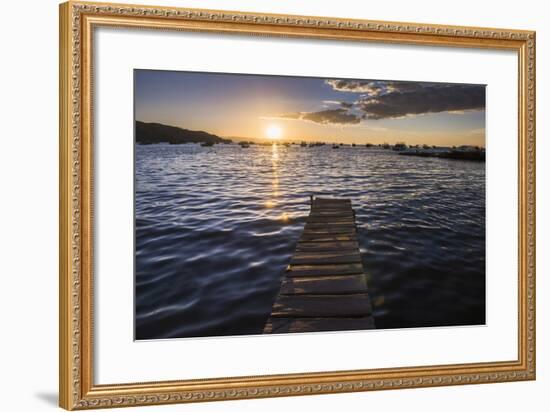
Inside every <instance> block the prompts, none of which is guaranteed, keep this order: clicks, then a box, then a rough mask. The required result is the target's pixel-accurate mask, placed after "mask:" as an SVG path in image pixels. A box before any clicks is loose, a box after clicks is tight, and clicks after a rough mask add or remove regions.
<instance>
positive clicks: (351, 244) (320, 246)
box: [296, 240, 359, 252]
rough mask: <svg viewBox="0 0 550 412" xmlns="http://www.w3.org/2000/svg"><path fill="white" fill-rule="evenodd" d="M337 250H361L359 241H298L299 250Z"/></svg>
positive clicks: (297, 249) (297, 247)
mask: <svg viewBox="0 0 550 412" xmlns="http://www.w3.org/2000/svg"><path fill="white" fill-rule="evenodd" d="M335 250H359V244H358V243H357V241H355V240H352V241H335V242H298V244H297V245H296V251H297V252H308V251H310V252H321V251H335Z"/></svg>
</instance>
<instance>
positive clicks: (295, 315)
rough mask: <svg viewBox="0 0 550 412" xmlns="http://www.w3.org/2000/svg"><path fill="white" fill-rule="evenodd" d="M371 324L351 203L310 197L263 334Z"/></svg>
mask: <svg viewBox="0 0 550 412" xmlns="http://www.w3.org/2000/svg"><path fill="white" fill-rule="evenodd" d="M374 327H375V324H374V318H373V316H372V305H371V302H370V298H369V295H368V289H367V278H366V275H365V271H364V268H363V263H362V261H361V254H360V252H359V243H358V240H357V228H356V223H355V212H354V211H353V209H352V207H351V201H350V200H349V199H322V198H313V197H312V198H311V211H310V214H309V216H308V218H307V220H306V225H305V227H304V231H303V232H302V236H301V237H300V240H299V241H298V244H297V245H296V251H295V252H294V255H293V256H292V259H291V260H290V264H289V265H288V267H287V270H286V273H285V275H284V277H283V280H282V283H281V289H280V291H279V294H278V296H277V298H276V300H275V303H274V304H273V308H272V310H271V315H270V317H269V319H268V320H267V323H266V325H265V328H264V333H289V332H321V331H339V330H358V329H374Z"/></svg>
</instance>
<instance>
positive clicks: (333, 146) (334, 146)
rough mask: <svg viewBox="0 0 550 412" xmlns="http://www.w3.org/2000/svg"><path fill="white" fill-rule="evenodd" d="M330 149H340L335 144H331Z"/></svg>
mask: <svg viewBox="0 0 550 412" xmlns="http://www.w3.org/2000/svg"><path fill="white" fill-rule="evenodd" d="M332 148H333V149H340V146H339V145H337V144H333V145H332Z"/></svg>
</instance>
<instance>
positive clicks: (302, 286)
mask: <svg viewBox="0 0 550 412" xmlns="http://www.w3.org/2000/svg"><path fill="white" fill-rule="evenodd" d="M279 293H281V294H283V295H299V294H309V295H316V294H326V293H329V294H346V293H353V294H357V293H367V278H366V276H365V275H364V274H360V275H345V276H315V277H313V276H312V277H300V278H292V277H289V278H286V279H285V280H283V284H282V285H281V291H280V292H279Z"/></svg>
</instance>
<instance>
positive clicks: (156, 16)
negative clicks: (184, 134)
mask: <svg viewBox="0 0 550 412" xmlns="http://www.w3.org/2000/svg"><path fill="white" fill-rule="evenodd" d="M105 26H111V27H113V26H115V27H132V28H147V29H160V30H180V31H200V32H216V33H220V34H230V33H238V34H252V35H259V36H283V37H296V38H310V39H337V40H344V41H366V42H383V43H399V44H408V45H424V46H426V45H430V46H445V47H464V48H481V49H506V50H511V51H514V52H516V53H517V57H518V67H519V73H518V79H519V84H518V88H519V93H518V99H519V100H518V104H519V106H518V107H519V112H518V126H519V129H518V149H519V159H518V162H519V171H518V181H519V186H518V198H519V205H518V207H519V228H518V232H517V233H518V239H519V251H518V262H519V271H518V278H517V279H518V290H519V296H518V308H517V313H518V330H519V333H518V336H517V339H518V354H517V360H514V361H503V362H486V363H472V364H452V365H433V366H419V367H399V368H390V369H369V370H351V371H349V370H348V371H332V372H321V373H297V374H296V373H295V374H288V375H265V376H251V377H232V378H231V377H230V378H222V377H219V378H213V379H201V380H185V381H164V382H148V383H133V384H113V385H96V384H94V380H93V375H94V368H93V365H94V359H93V358H94V356H93V345H94V342H93V322H92V320H93V313H94V307H93V299H92V296H93V279H94V276H93V266H92V253H93V248H92V241H93V231H92V229H93V225H92V222H93V197H92V189H93V150H92V145H93V137H92V136H93V133H92V128H93V122H92V109H93V107H92V93H93V82H92V70H93V61H92V50H93V31H94V29H95V28H97V27H105ZM59 179H60V183H59V184H60V198H59V203H60V215H59V217H60V239H59V242H60V280H59V282H60V308H59V310H60V312H59V313H60V315H59V321H60V335H59V338H60V365H59V375H60V376H59V404H60V406H61V407H63V408H65V409H69V410H73V409H90V408H104V407H119V406H120V407H121V406H138V405H160V404H171V403H181V402H201V401H213V400H229V399H250V398H265V397H278V396H294V395H308V394H323V393H338V392H354V391H370V390H382V389H397V388H415V387H431V386H443V385H465V384H475V383H490V382H506V381H518V380H532V379H535V32H533V31H524V30H507V29H488V28H477V27H457V26H443V25H431V24H416V23H396V22H382V21H366V20H352V19H336V18H330V17H305V16H291V15H274V14H255V13H245V12H233V11H212V10H197V9H181V8H171V7H156V6H141V5H140V6H133V5H127V4H107V3H89V2H79V1H70V2H67V3H64V4H61V5H60V174H59Z"/></svg>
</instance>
